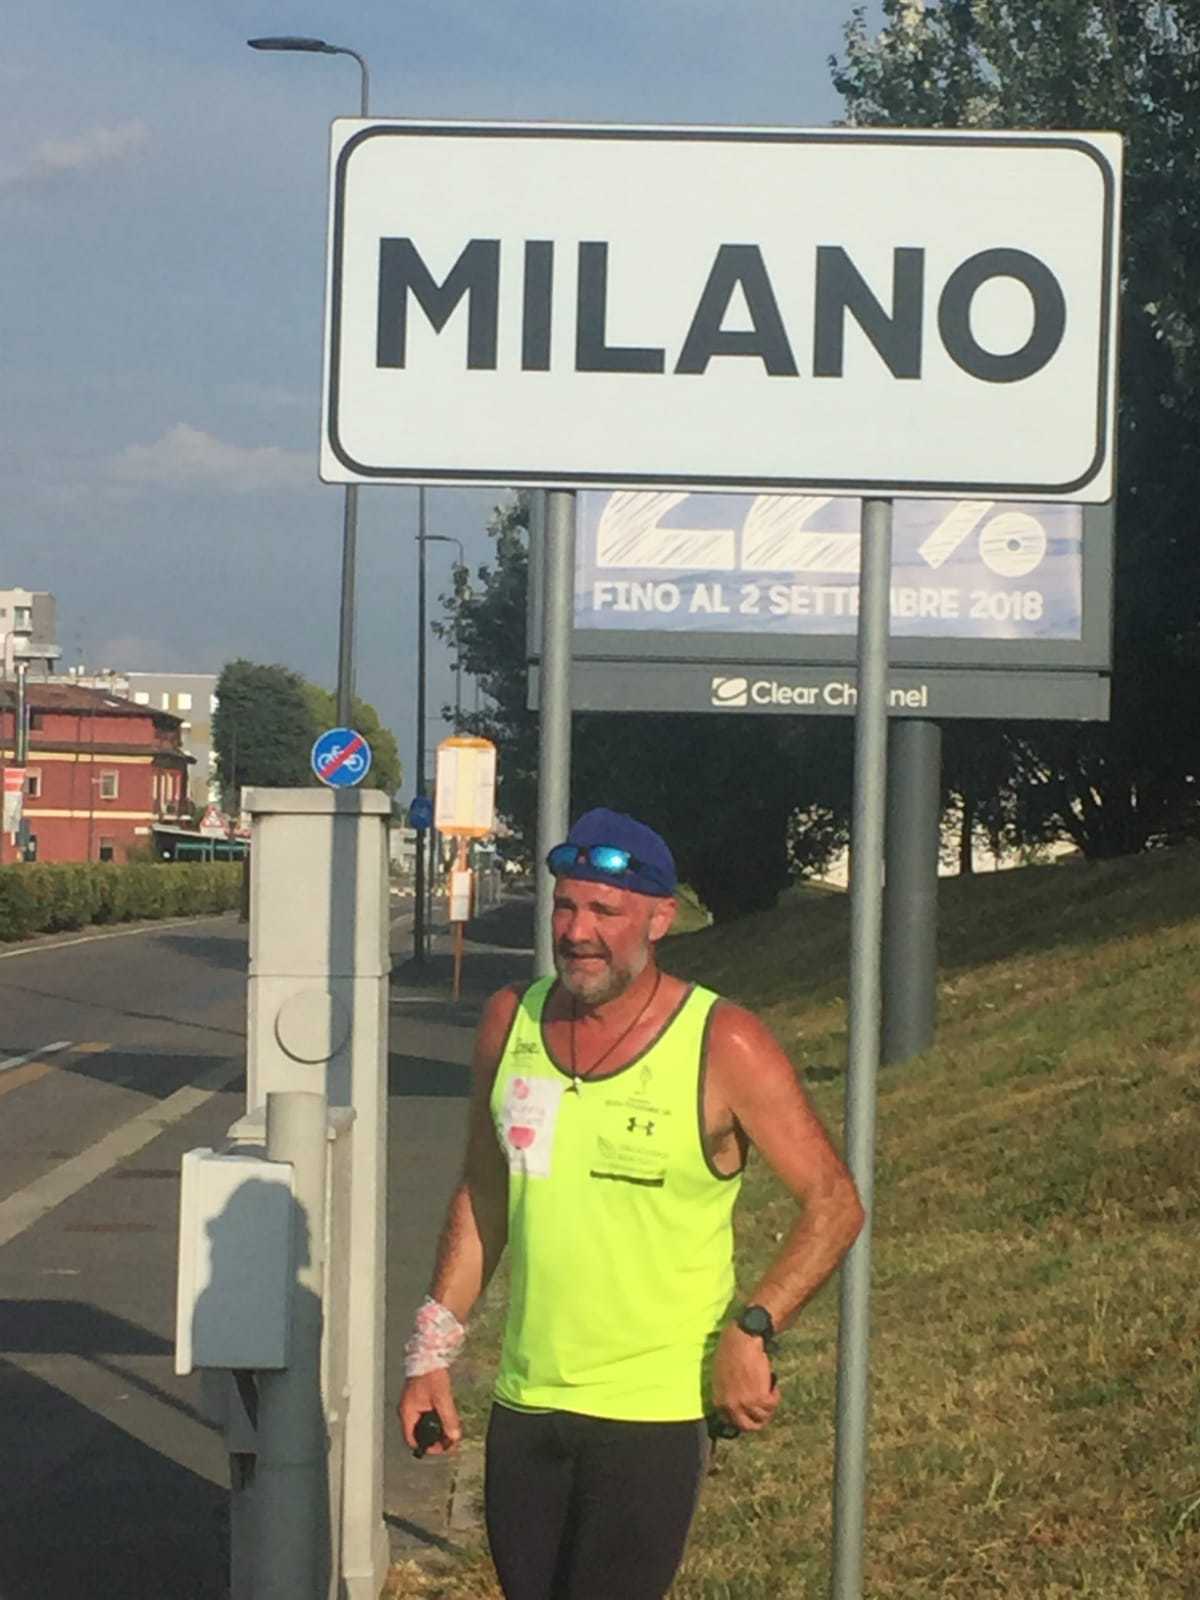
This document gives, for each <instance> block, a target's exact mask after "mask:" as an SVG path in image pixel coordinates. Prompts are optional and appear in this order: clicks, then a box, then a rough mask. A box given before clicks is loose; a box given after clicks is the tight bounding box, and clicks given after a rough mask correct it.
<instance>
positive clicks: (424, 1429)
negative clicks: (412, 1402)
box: [413, 1411, 446, 1461]
mask: <svg viewBox="0 0 1200 1600" xmlns="http://www.w3.org/2000/svg"><path fill="white" fill-rule="evenodd" d="M445 1437H446V1430H445V1429H444V1428H443V1427H442V1419H441V1417H439V1416H438V1414H437V1412H436V1411H422V1413H421V1415H420V1416H419V1417H418V1418H417V1425H416V1427H415V1428H414V1429H413V1438H414V1439H415V1440H416V1441H417V1447H416V1449H415V1450H414V1451H413V1455H414V1456H416V1458H417V1460H418V1461H420V1459H421V1457H422V1456H423V1455H424V1454H425V1452H426V1450H428V1449H429V1447H430V1445H434V1444H441V1443H443V1441H444V1440H445Z"/></svg>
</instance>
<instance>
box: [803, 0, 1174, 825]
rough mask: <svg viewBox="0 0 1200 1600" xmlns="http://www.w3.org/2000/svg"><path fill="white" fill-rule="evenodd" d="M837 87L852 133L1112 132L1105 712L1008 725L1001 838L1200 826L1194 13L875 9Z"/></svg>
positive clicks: (1134, 6) (1097, 5) (944, 5)
mask: <svg viewBox="0 0 1200 1600" xmlns="http://www.w3.org/2000/svg"><path fill="white" fill-rule="evenodd" d="M883 9H884V14H885V20H886V26H885V28H884V29H883V31H882V32H881V33H879V34H878V35H875V36H872V35H871V33H870V32H869V30H868V28H867V26H866V22H865V17H864V13H863V11H862V10H861V9H860V10H858V11H856V12H855V14H854V17H853V20H852V21H851V23H850V24H849V26H848V28H847V30H846V53H845V59H844V60H842V61H840V62H839V61H837V60H834V61H833V62H831V66H832V67H833V71H834V82H835V84H836V86H837V88H838V89H839V91H840V92H841V94H842V95H843V97H844V98H845V101H846V105H847V110H848V114H849V118H848V120H849V121H850V122H851V123H852V124H854V125H855V126H867V125H881V124H894V125H897V126H908V127H913V126H926V127H930V126H932V127H1044V128H1055V127H1057V128H1117V129H1119V130H1120V131H1121V132H1123V133H1124V134H1125V136H1126V140H1127V154H1126V169H1125V228H1124V248H1123V257H1122V282H1121V321H1122V351H1121V368H1120V410H1119V450H1118V459H1119V465H1120V474H1119V482H1118V495H1117V516H1116V523H1117V555H1116V589H1115V617H1114V679H1113V714H1112V722H1111V725H1109V726H1108V727H1103V726H1078V727H1077V726H1071V725H1059V726H1051V727H1046V726H1041V725H1038V724H1028V725H1026V726H1024V727H1009V728H1006V729H1005V730H1003V731H1002V732H1001V733H1000V734H999V735H998V736H996V735H994V736H992V737H993V739H994V738H996V737H999V739H1000V740H1001V741H1002V742H1003V744H1004V746H1005V748H1006V760H1008V761H1009V762H1010V763H1011V768H1012V778H1013V782H1014V783H1015V785H1016V787H1015V789H1013V790H1012V792H1011V795H1012V799H1013V801H1014V804H1013V806H1012V808H1011V810H1010V823H1011V826H1012V827H1014V828H1016V829H1017V830H1018V831H1021V830H1032V833H1031V835H1030V836H1031V837H1033V836H1036V835H1037V833H1038V832H1039V830H1043V831H1044V830H1045V829H1046V828H1056V829H1057V830H1058V831H1059V832H1065V833H1067V834H1069V835H1070V836H1071V837H1072V838H1073V839H1074V840H1075V842H1076V843H1077V844H1078V845H1079V847H1080V849H1081V850H1083V851H1084V852H1085V854H1087V855H1089V856H1092V857H1101V856H1109V855H1118V854H1124V853H1127V852H1130V851H1134V850H1138V849H1141V848H1144V847H1145V846H1146V845H1147V844H1153V843H1156V842H1159V841H1162V840H1165V839H1169V838H1172V837H1175V836H1177V835H1179V834H1180V833H1184V832H1196V831H1200V805H1198V796H1197V790H1198V788H1200V784H1198V783H1197V781H1196V780H1197V774H1198V773H1200V718H1198V717H1197V716H1196V713H1195V706H1196V703H1197V699H1198V698H1200V537H1198V534H1200V528H1198V526H1197V524H1198V522H1200V509H1198V508H1200V4H1198V3H1197V0H1183V3H1172V0H1163V3H1158V0H1154V3H1149V0H941V3H940V4H938V5H936V6H930V7H929V8H928V9H923V8H922V6H921V5H920V4H919V3H918V0H884V5H883Z"/></svg>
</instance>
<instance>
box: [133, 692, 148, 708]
mask: <svg viewBox="0 0 1200 1600" xmlns="http://www.w3.org/2000/svg"><path fill="white" fill-rule="evenodd" d="M133 703H134V705H135V706H148V705H149V704H150V696H149V695H148V694H147V693H146V691H145V689H139V690H138V691H137V693H136V694H135V695H134V697H133Z"/></svg>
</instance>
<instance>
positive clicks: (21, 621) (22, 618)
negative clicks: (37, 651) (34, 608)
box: [13, 606, 33, 633]
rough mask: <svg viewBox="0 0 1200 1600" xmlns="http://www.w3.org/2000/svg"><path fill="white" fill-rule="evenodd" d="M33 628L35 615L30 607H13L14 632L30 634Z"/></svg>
mask: <svg viewBox="0 0 1200 1600" xmlns="http://www.w3.org/2000/svg"><path fill="white" fill-rule="evenodd" d="M32 627H33V613H32V612H31V611H30V609H29V607H28V606H14V607H13V632H14V633H28V632H29V631H30V629H31V628H32Z"/></svg>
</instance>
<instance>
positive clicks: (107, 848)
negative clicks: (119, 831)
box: [100, 834, 117, 861]
mask: <svg viewBox="0 0 1200 1600" xmlns="http://www.w3.org/2000/svg"><path fill="white" fill-rule="evenodd" d="M116 859H117V850H116V840H115V839H106V838H105V837H104V835H103V834H101V836H100V860H101V861H115V860H116Z"/></svg>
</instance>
